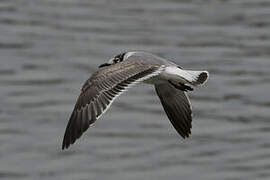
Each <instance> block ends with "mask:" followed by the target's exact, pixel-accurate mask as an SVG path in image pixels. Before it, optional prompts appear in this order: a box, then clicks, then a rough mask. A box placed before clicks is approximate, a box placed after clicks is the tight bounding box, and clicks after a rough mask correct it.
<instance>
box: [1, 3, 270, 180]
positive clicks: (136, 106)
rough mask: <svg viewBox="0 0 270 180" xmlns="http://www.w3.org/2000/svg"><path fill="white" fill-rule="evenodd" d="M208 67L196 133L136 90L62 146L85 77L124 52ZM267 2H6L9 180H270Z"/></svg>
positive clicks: (4, 167)
mask: <svg viewBox="0 0 270 180" xmlns="http://www.w3.org/2000/svg"><path fill="white" fill-rule="evenodd" d="M128 50H145V51H149V52H152V53H154V54H157V55H160V56H162V57H165V58H167V59H170V60H172V61H174V62H175V63H177V64H179V65H180V66H182V67H184V68H186V69H202V70H208V71H209V72H210V74H211V77H210V79H209V81H208V83H207V84H206V85H205V86H203V87H199V88H196V90H195V91H193V92H191V93H189V95H190V98H191V101H192V104H193V114H194V116H193V128H192V136H191V138H189V139H186V140H183V139H182V138H180V136H179V135H178V134H177V133H176V131H175V130H174V129H173V127H172V125H171V124H170V123H169V121H168V119H167V117H166V115H165V113H164V112H163V109H162V106H161V104H160V102H159V100H158V97H157V96H156V95H155V92H154V89H153V87H151V86H149V85H138V86H137V88H134V89H130V91H128V92H127V93H125V94H124V95H122V96H121V97H120V98H119V99H117V100H116V101H115V102H114V104H113V106H112V107H111V108H110V109H109V110H108V111H107V112H106V114H105V115H104V116H102V117H101V118H100V119H99V120H98V121H97V122H96V124H95V125H94V127H92V128H90V129H89V130H88V131H87V133H85V134H84V135H83V136H82V137H81V139H80V140H79V141H78V142H76V144H75V145H74V146H72V147H71V148H70V149H68V150H66V151H61V149H60V148H61V143H62V137H63V134H64V130H65V127H66V124H67V121H68V118H69V116H70V113H71V111H72V109H73V105H74V103H75V100H76V98H77V96H78V94H79V92H80V88H81V85H82V84H83V82H84V81H85V80H86V79H87V78H88V77H89V76H90V75H91V73H93V72H94V71H95V70H96V69H97V66H98V65H99V64H101V63H104V62H106V61H107V60H108V59H109V58H111V57H113V56H115V55H117V54H118V53H120V52H123V51H128ZM269 70H270V2H269V1H268V0H256V1H255V0H197V1H191V0H183V1H177V0H168V1H162V0H148V1H145V0H132V1H124V0H115V1H110V0H95V1H92V0H46V1H45V0H1V1H0V145H1V146H0V179H25V180H36V179H53V180H56V179H57V180H62V179H65V180H67V179H76V180H86V179H97V180H105V179H110V180H125V179H129V180H144V179H153V180H164V179H170V180H179V179H184V180H217V179H218V180H242V179H245V180H254V179H270V140H269V139H270V118H269V117H270V93H269V92H270V71H269Z"/></svg>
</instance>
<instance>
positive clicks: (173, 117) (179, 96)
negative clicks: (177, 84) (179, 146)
mask: <svg viewBox="0 0 270 180" xmlns="http://www.w3.org/2000/svg"><path fill="white" fill-rule="evenodd" d="M155 89H156V92H157V95H158V97H159V99H160V101H161V104H162V106H163V108H164V110H165V112H166V114H167V116H168V118H169V120H170V121H171V123H172V125H173V127H174V128H175V129H176V131H177V132H178V133H179V134H180V135H181V136H182V137H183V138H186V137H189V135H190V134H191V121H192V109H191V104H190V101H189V99H188V96H187V94H186V93H185V92H184V91H181V90H178V89H176V88H174V87H173V86H172V85H171V84H169V83H164V84H158V85H155Z"/></svg>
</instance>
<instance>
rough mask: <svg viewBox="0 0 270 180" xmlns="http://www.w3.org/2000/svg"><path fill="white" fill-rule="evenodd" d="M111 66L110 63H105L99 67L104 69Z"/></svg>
mask: <svg viewBox="0 0 270 180" xmlns="http://www.w3.org/2000/svg"><path fill="white" fill-rule="evenodd" d="M109 65H110V64H108V63H104V64H101V65H100V66H98V67H99V68H102V67H105V66H109Z"/></svg>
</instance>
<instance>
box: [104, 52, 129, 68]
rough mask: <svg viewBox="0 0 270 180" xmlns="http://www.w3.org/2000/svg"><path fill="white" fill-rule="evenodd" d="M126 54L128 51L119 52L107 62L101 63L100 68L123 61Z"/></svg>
mask: <svg viewBox="0 0 270 180" xmlns="http://www.w3.org/2000/svg"><path fill="white" fill-rule="evenodd" d="M125 55H126V52H125V53H121V54H118V55H117V56H115V57H114V58H112V59H110V60H109V61H108V62H107V63H104V64H101V65H100V66H99V68H102V67H105V66H110V65H113V64H116V63H119V62H122V61H124V60H125Z"/></svg>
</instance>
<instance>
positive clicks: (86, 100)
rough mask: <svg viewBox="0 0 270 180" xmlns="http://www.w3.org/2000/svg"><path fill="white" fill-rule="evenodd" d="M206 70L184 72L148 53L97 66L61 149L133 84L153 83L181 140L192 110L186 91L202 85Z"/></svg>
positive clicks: (131, 54)
mask: <svg viewBox="0 0 270 180" xmlns="http://www.w3.org/2000/svg"><path fill="white" fill-rule="evenodd" d="M208 77H209V73H208V72H207V71H192V70H184V69H183V68H182V67H180V66H178V65H177V64H175V63H173V62H171V61H168V60H166V59H164V58H161V57H158V56H156V55H153V54H151V53H148V52H140V51H137V52H125V53H122V54H119V55H117V56H115V57H114V58H112V59H110V60H109V61H108V62H107V63H104V64H101V65H100V66H99V69H98V70H97V71H96V72H94V73H93V74H92V76H90V78H89V79H88V80H87V81H86V82H85V83H84V85H83V86H82V89H81V93H80V95H79V97H78V99H77V102H76V104H75V107H74V110H73V112H72V114H71V116H70V119H69V122H68V124H67V127H66V131H65V135H64V139H63V144H62V149H65V148H68V147H69V146H70V145H71V144H74V142H75V141H76V140H77V139H78V138H80V137H81V135H82V134H83V133H84V132H85V131H86V130H87V129H88V128H89V126H90V125H91V124H93V123H94V122H95V121H96V120H97V119H99V118H100V116H101V115H102V114H103V113H105V111H106V110H107V109H108V108H109V107H110V105H111V104H112V102H113V101H114V100H115V99H116V98H117V97H118V96H119V95H120V94H122V93H123V92H124V91H126V90H127V89H128V88H129V87H131V86H133V85H134V84H137V83H140V82H144V83H147V84H153V85H154V86H155V90H156V93H157V95H158V97H159V99H160V101H161V104H162V106H163V109H164V111H165V112H166V114H167V116H168V118H169V120H170V122H171V123H172V125H173V127H174V128H175V129H176V131H177V132H178V133H179V134H180V136H182V137H183V138H187V137H189V135H190V134H191V121H192V108H191V104H190V101H189V98H188V96H187V91H192V90H193V87H194V86H198V85H202V84H204V83H205V82H206V81H207V79H208Z"/></svg>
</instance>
